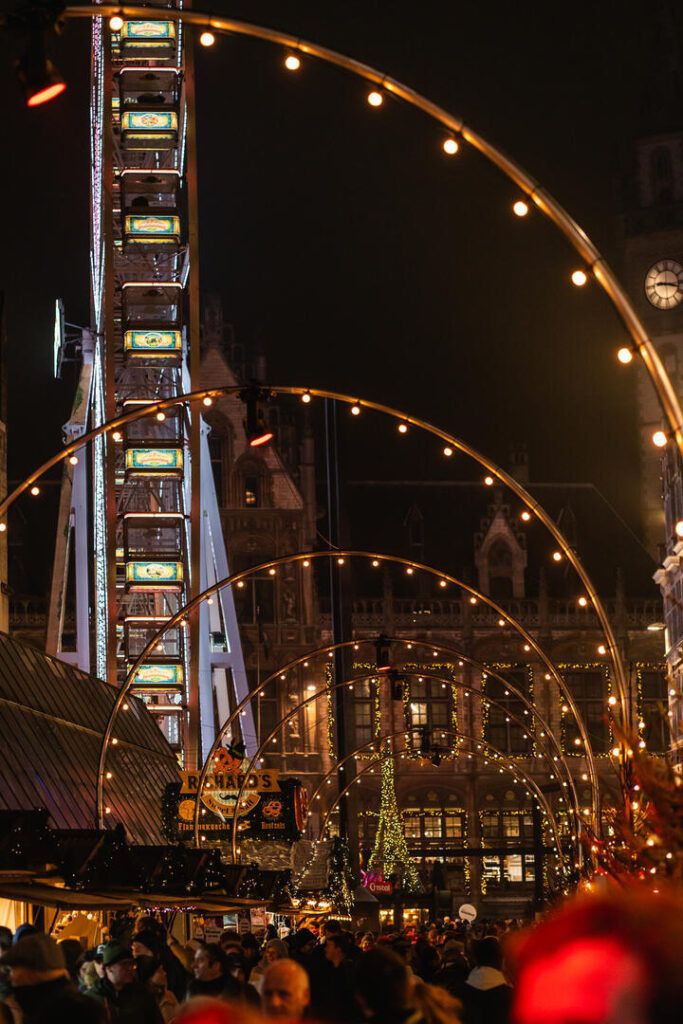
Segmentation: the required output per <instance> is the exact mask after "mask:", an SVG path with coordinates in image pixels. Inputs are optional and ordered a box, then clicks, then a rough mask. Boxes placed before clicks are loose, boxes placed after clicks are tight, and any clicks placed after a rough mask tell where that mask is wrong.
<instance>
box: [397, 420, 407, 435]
mask: <svg viewBox="0 0 683 1024" xmlns="http://www.w3.org/2000/svg"><path fill="white" fill-rule="evenodd" d="M398 432H399V434H407V433H408V425H407V424H406V423H399V425H398Z"/></svg>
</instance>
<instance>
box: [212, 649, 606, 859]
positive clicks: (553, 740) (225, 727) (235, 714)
mask: <svg viewBox="0 0 683 1024" xmlns="http://www.w3.org/2000/svg"><path fill="white" fill-rule="evenodd" d="M387 641H388V642H390V643H397V644H404V645H406V646H407V645H410V646H411V647H412V646H413V645H419V646H429V647H431V648H433V649H435V650H438V651H441V652H444V653H447V654H453V655H455V656H456V657H458V658H459V659H461V660H462V661H466V662H467V663H468V664H470V665H472V666H473V667H475V668H477V669H479V670H481V671H482V672H483V671H485V672H486V673H487V675H489V676H491V677H492V678H494V679H498V680H499V681H500V682H501V683H503V684H504V685H505V686H507V687H508V689H509V690H510V692H511V693H513V694H514V695H515V696H516V697H518V698H519V700H520V701H521V702H522V703H523V704H524V705H525V706H526V708H527V709H528V710H529V711H530V713H531V714H532V715H533V716H534V717H535V719H537V721H538V722H540V724H541V725H542V726H543V728H544V730H545V736H544V737H543V738H547V739H548V740H549V742H550V744H551V745H552V747H553V748H554V749H555V750H556V751H557V756H556V757H554V758H553V761H556V762H557V763H558V764H561V765H562V768H563V769H564V774H565V775H566V778H567V781H566V782H563V783H562V785H563V786H565V787H566V788H567V789H569V790H570V791H571V794H572V804H573V808H572V806H571V805H569V804H568V810H570V811H572V810H573V813H574V814H575V815H576V819H577V820H576V827H577V828H578V826H579V822H580V817H579V800H578V795H577V793H576V789H575V785H574V779H573V776H572V774H571V772H570V770H569V766H568V764H567V762H566V760H565V757H564V754H563V751H562V748H561V745H560V744H559V743H558V741H557V737H556V736H555V733H554V732H553V730H552V729H551V728H550V726H549V725H548V724H547V722H546V721H545V719H544V718H543V716H542V715H541V714H540V712H539V711H538V709H537V708H536V706H535V705H534V704H533V703H532V702H531V701H529V700H528V698H527V697H525V695H524V694H523V693H522V692H521V691H520V690H518V689H517V688H516V687H515V686H514V684H512V683H510V682H509V681H508V680H507V679H505V678H504V677H503V676H502V675H500V673H498V672H496V671H494V670H491V669H488V668H486V666H484V665H482V664H481V663H480V662H477V661H475V660H474V659H472V658H470V657H468V656H467V655H464V654H462V653H461V652H460V651H458V650H457V648H454V647H449V646H447V645H444V644H438V643H431V642H430V643H429V644H427V642H426V641H421V640H417V641H416V640H410V641H408V640H404V639H402V638H397V637H387ZM361 644H367V645H371V646H372V645H374V641H373V640H371V639H368V638H365V639H358V638H357V639H355V640H345V641H342V642H341V643H338V644H331V645H330V644H327V645H325V646H323V647H319V648H317V649H316V650H312V651H309V652H307V653H306V654H303V655H301V656H300V657H298V658H295V659H293V660H292V661H291V662H289V663H288V664H286V665H282V666H280V667H279V668H278V669H277V670H276V671H275V672H273V673H272V674H271V675H270V676H268V677H267V678H266V679H264V680H263V682H262V683H261V684H260V685H259V691H260V690H261V689H262V688H264V687H266V686H268V685H269V684H270V683H271V682H274V681H277V680H278V678H281V676H282V675H283V674H285V673H287V672H290V671H291V670H292V669H293V668H296V667H297V666H299V665H301V664H302V663H304V662H308V661H309V660H311V659H313V658H315V657H317V656H318V655H323V654H328V655H329V653H330V651H335V650H342V649H345V648H349V647H351V646H353V648H354V649H356V648H358V647H359V646H360V645H361ZM429 672H431V670H430V669H427V670H426V671H425V673H424V674H425V675H427V674H428V673H429ZM406 674H409V675H412V674H417V673H412V672H411V673H406ZM377 675H378V673H377V672H374V673H371V674H370V675H369V676H367V677H365V676H354V677H352V678H351V679H347V680H344V681H343V682H342V683H341V684H337V688H338V686H339V685H341V686H349V685H352V684H353V683H355V682H356V681H358V680H360V679H364V678H374V677H376V676H377ZM430 678H433V679H436V680H437V681H442V682H445V683H446V684H447V685H451V686H453V687H455V688H456V689H458V690H463V691H465V692H468V693H472V694H474V695H475V696H478V697H480V698H481V701H482V703H488V704H491V705H493V706H494V707H500V708H501V709H502V710H505V711H506V713H508V714H509V717H511V718H512V719H514V720H515V722H517V724H518V725H520V727H522V728H523V729H528V725H526V724H525V723H524V720H523V719H520V718H518V717H517V716H516V715H514V714H512V713H510V712H508V711H507V709H504V708H503V706H502V705H501V704H500V703H499V702H498V701H497V700H495V699H494V698H491V697H487V696H486V695H485V694H483V693H482V692H481V691H480V690H476V689H475V688H474V687H472V686H469V685H468V684H467V683H464V682H461V681H460V680H454V679H447V678H446V677H442V676H438V675H436V676H434V675H430ZM323 692H324V691H317V693H318V696H319V695H320V694H322V693H323ZM257 694H258V691H257ZM251 699H253V695H249V696H248V697H245V698H243V700H242V701H240V703H239V704H238V705H236V707H235V708H234V709H233V710H232V712H231V713H230V715H229V716H228V718H227V719H226V720H225V721H224V722H223V723H222V725H221V726H220V728H219V730H218V732H217V734H216V737H215V739H214V742H213V744H212V746H211V749H210V750H209V751H208V753H207V755H206V758H205V760H204V764H203V766H202V770H201V773H200V777H199V783H198V786H197V796H198V797H200V796H201V793H202V791H203V788H204V784H205V781H206V777H207V775H208V773H209V771H210V769H211V763H212V761H213V758H214V756H215V754H216V751H217V750H218V749H219V747H220V745H221V741H222V740H223V738H224V736H225V735H226V733H227V732H228V731H229V730H230V728H231V726H232V725H233V723H234V722H236V721H238V720H239V715H240V713H241V711H242V709H243V708H244V707H245V706H246V704H247V703H248V702H249V701H250V700H251ZM300 707H301V705H297V708H296V709H293V710H295V711H296V710H299V709H300ZM288 717H291V716H288ZM284 721H286V718H285V719H282V720H281V721H280V722H278V725H277V726H276V729H275V730H274V732H276V731H277V729H278V728H279V727H280V726H281V725H282V724H283V722H284ZM446 731H447V730H446ZM274 732H273V733H271V735H270V736H268V737H267V739H266V740H265V743H264V744H262V745H261V747H260V748H259V750H258V751H257V752H256V754H255V755H254V757H253V758H252V760H251V764H250V767H249V770H248V773H249V772H250V771H251V770H252V768H253V766H254V765H255V764H256V762H257V760H258V759H259V754H260V753H261V752H262V751H263V749H264V746H265V744H266V743H268V742H269V741H270V740H271V739H272V738H273V735H274ZM534 736H535V732H534ZM485 742H486V741H485V740H484V739H483V738H482V743H485ZM510 756H513V755H510ZM347 760H348V757H347V758H344V761H343V762H340V763H339V764H343V763H345V762H346V761H347ZM339 764H337V765H336V766H333V767H332V768H331V769H330V771H329V772H328V773H327V775H330V774H331V773H332V772H334V771H335V770H336V769H337V768H338V767H339ZM551 767H552V768H553V769H554V771H557V767H556V766H555V765H554V764H551ZM327 775H326V776H325V778H327ZM590 785H591V787H594V786H597V779H592V780H591V781H590ZM318 789H319V786H318V787H317V788H316V790H315V791H314V793H313V794H312V796H311V799H314V798H315V795H316V793H317V790H318ZM241 792H242V789H240V794H241ZM198 830H199V800H197V802H196V804H195V813H194V841H195V846H198V845H199V836H198Z"/></svg>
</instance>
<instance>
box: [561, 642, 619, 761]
mask: <svg viewBox="0 0 683 1024" xmlns="http://www.w3.org/2000/svg"><path fill="white" fill-rule="evenodd" d="M557 667H558V669H559V671H560V672H561V673H562V677H563V678H564V674H565V672H592V673H595V674H596V675H597V674H598V672H601V673H602V676H603V678H604V679H605V680H606V683H607V699H608V700H609V698H610V697H611V695H612V676H611V673H610V667H609V665H606V664H604V663H603V662H601V661H591V662H588V663H581V662H572V663H569V662H562V663H561V664H559V665H558V666H557ZM559 698H560V745H561V747H562V750H563V752H564V754H565V755H569V756H570V757H584V756H585V752H584V751H583V750H582V749H581V747H580V746H575V745H572V746H571V747H570V745H569V744H568V743H567V722H568V721H570V720H571V721H572V722H573V721H575V719H574V716H573V714H572V712H571V710H570V708H569V705H568V704H566V703H565V699H564V697H563V696H562V694H561V693H560V694H559ZM565 709H566V710H565ZM607 711H608V707H606V708H605V714H606V715H607ZM608 722H609V724H608V730H609V734H608V737H607V744H606V746H607V747H608V748H609V747H610V746H611V743H612V739H613V730H612V717H611V715H610V716H609V717H608ZM593 756H594V757H600V758H607V757H609V756H610V755H609V749H608V750H603V751H595V750H594V751H593Z"/></svg>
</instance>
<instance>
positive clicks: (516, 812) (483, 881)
mask: <svg viewBox="0 0 683 1024" xmlns="http://www.w3.org/2000/svg"><path fill="white" fill-rule="evenodd" d="M532 799H533V797H532ZM530 813H531V811H530V809H529V808H528V807H527V808H524V807H522V808H519V807H509V808H508V807H505V808H503V809H502V810H500V809H496V810H492V811H491V810H486V809H484V810H481V811H479V835H480V838H481V845H482V848H484V847H485V846H486V842H487V840H486V839H485V838H484V815H487V814H488V815H496V817H497V818H498V819H499V820H500V818H501V817H502V816H503V815H504V814H506V815H510V816H511V817H512V816H515V817H519V818H521V817H523V816H524V815H528V814H530ZM541 828H542V830H543V833H542V834H543V842H544V843H545V842H546V840H547V836H546V834H545V828H544V826H543V824H541ZM499 838H500V837H499ZM503 838H509V837H507V836H504V837H503ZM520 838H521V837H520ZM515 853H518V854H519V856H520V857H522V881H524V877H523V876H524V856H525V853H524V852H523V851H521V850H520V851H516V850H515V849H514V847H511V848H510V853H509V854H504V855H503V856H514V855H515ZM493 856H495V857H498V858H500V856H501V855H500V854H493ZM547 861H548V858H547V857H544V858H543V865H544V882H546V883H547V870H546V864H547ZM499 865H500V861H499ZM483 868H484V858H483V857H482V871H481V878H480V886H481V894H482V896H485V895H486V892H487V881H488V880H487V878H486V875H485V874H484V870H483Z"/></svg>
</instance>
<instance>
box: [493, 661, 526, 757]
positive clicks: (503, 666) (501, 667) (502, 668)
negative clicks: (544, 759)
mask: <svg viewBox="0 0 683 1024" xmlns="http://www.w3.org/2000/svg"><path fill="white" fill-rule="evenodd" d="M484 667H485V668H487V669H489V670H490V671H492V672H499V673H500V672H514V671H519V670H520V669H524V668H525V669H526V671H527V675H528V677H529V693H528V698H529V703H530V704H533V702H534V669H533V665H530V664H528V663H526V664H520V663H519V662H517V663H508V662H500V661H493V662H486V663H485V666H484ZM487 680H488V673H487V672H482V674H481V692H482V701H481V734H482V736H483V738H484V739H485V740H487V741H488V737H487V735H486V730H487V726H488V721H489V707H490V704H489V702H488V700H487V699H486V698H485V696H484V695H485V694H486V682H487ZM497 682H501V680H497ZM515 699H517V700H518V699H519V698H515ZM527 711H528V709H527V708H525V709H524V714H525V715H526V714H527ZM529 737H530V739H531V751H530V752H529V753H523V754H514V753H512V752H511V753H509V754H506V755H505V756H506V757H511V758H515V757H517V758H522V759H523V758H526V757H529V756H531V757H534V756H535V755H536V753H537V749H536V723H535V722H534V726H533V729H529Z"/></svg>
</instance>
